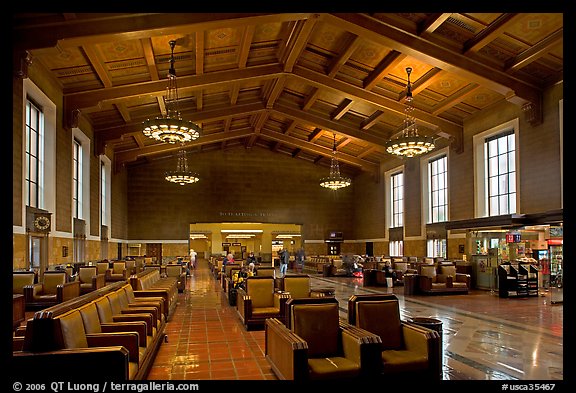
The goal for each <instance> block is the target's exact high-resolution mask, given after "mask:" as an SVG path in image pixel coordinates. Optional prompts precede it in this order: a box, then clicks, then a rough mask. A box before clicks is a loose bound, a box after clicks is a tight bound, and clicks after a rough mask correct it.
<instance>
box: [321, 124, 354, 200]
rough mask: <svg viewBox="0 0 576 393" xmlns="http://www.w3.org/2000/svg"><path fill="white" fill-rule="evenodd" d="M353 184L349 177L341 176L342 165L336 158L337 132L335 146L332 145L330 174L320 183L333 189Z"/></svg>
mask: <svg viewBox="0 0 576 393" xmlns="http://www.w3.org/2000/svg"><path fill="white" fill-rule="evenodd" d="M350 184H352V180H351V179H350V178H349V177H342V176H340V166H339V165H338V159H337V158H336V134H334V146H333V147H332V161H331V162H330V176H328V177H325V178H323V179H320V185H321V186H322V187H324V188H329V189H331V190H332V191H336V190H339V189H341V188H344V187H348V186H349V185H350Z"/></svg>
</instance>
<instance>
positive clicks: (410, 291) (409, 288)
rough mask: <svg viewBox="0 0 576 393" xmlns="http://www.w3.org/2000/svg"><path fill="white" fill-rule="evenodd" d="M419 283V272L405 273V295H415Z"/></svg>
mask: <svg viewBox="0 0 576 393" xmlns="http://www.w3.org/2000/svg"><path fill="white" fill-rule="evenodd" d="M417 285H418V275H417V274H405V275H404V295H415V294H416V286H417Z"/></svg>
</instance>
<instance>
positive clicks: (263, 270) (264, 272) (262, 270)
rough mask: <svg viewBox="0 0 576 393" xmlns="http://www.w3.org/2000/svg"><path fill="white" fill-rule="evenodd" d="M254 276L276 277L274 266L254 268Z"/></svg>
mask: <svg viewBox="0 0 576 393" xmlns="http://www.w3.org/2000/svg"><path fill="white" fill-rule="evenodd" d="M256 275H257V276H258V277H273V278H275V277H276V268H275V267H274V266H262V265H260V266H258V267H257V268H256Z"/></svg>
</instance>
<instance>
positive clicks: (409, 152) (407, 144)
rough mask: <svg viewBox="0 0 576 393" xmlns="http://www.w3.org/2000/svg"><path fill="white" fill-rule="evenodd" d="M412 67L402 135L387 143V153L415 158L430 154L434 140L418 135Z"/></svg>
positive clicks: (409, 69) (407, 89)
mask: <svg viewBox="0 0 576 393" xmlns="http://www.w3.org/2000/svg"><path fill="white" fill-rule="evenodd" d="M411 72H412V68H411V67H407V68H406V73H407V74H408V84H407V86H406V103H407V104H406V108H405V110H404V112H405V114H406V117H405V119H404V128H403V130H402V135H400V136H399V137H397V138H394V139H390V140H389V141H388V142H386V151H387V152H388V153H390V154H394V155H396V156H399V157H408V158H410V157H414V156H417V155H420V154H423V153H428V152H429V151H432V150H433V149H434V147H435V146H434V138H432V137H427V136H423V135H419V134H418V125H417V124H416V119H415V118H414V107H413V106H412V101H413V97H412V86H411V84H410V73H411Z"/></svg>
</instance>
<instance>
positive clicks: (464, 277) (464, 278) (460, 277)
mask: <svg viewBox="0 0 576 393" xmlns="http://www.w3.org/2000/svg"><path fill="white" fill-rule="evenodd" d="M454 281H455V282H465V283H466V285H467V286H468V288H470V275H469V274H466V273H456V276H455V277H454Z"/></svg>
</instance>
